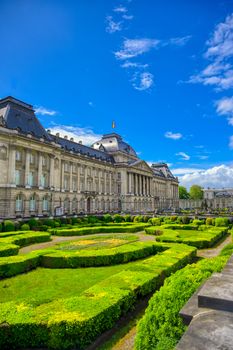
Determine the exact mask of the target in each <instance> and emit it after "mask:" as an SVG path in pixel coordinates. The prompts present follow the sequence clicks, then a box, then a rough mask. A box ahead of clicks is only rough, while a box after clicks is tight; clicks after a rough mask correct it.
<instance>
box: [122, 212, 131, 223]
mask: <svg viewBox="0 0 233 350" xmlns="http://www.w3.org/2000/svg"><path fill="white" fill-rule="evenodd" d="M124 220H125V222H131V221H132V217H131V215H130V214H126V215H125V216H124Z"/></svg>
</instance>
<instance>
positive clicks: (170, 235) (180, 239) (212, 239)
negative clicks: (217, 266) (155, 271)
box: [145, 225, 228, 249]
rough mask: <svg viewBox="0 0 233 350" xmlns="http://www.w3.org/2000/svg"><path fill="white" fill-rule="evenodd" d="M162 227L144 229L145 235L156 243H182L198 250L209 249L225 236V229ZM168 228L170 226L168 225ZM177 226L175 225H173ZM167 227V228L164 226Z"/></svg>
mask: <svg viewBox="0 0 233 350" xmlns="http://www.w3.org/2000/svg"><path fill="white" fill-rule="evenodd" d="M164 226H165V225H163V226H151V227H148V228H146V229H145V231H146V233H149V234H154V235H155V236H156V241H158V242H174V243H184V244H188V245H191V246H194V247H196V248H199V249H203V248H210V247H212V246H213V245H215V244H216V243H217V242H218V241H219V240H220V239H221V238H222V237H224V236H225V235H226V234H227V231H228V229H227V228H226V227H221V228H220V227H219V228H217V227H211V228H210V227H208V228H206V227H204V228H203V227H202V226H200V228H199V230H198V231H193V230H192V231H190V234H189V232H187V231H185V230H171V229H163V227H164ZM169 226H170V225H169ZM174 226H177V225H174ZM166 227H167V226H166Z"/></svg>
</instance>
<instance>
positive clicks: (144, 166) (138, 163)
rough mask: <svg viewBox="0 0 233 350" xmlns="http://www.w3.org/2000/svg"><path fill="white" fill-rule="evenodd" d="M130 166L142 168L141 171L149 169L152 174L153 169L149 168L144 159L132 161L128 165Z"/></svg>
mask: <svg viewBox="0 0 233 350" xmlns="http://www.w3.org/2000/svg"><path fill="white" fill-rule="evenodd" d="M129 167H130V168H134V169H139V170H143V171H147V172H148V171H149V172H150V173H151V174H153V170H152V169H151V167H150V166H149V165H148V164H147V163H146V162H145V161H144V160H138V161H136V162H134V163H131V164H130V165H129Z"/></svg>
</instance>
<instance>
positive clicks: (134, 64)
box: [121, 61, 149, 69]
mask: <svg viewBox="0 0 233 350" xmlns="http://www.w3.org/2000/svg"><path fill="white" fill-rule="evenodd" d="M148 66H149V65H148V64H141V63H137V62H130V61H126V62H124V63H123V64H122V65H121V67H122V68H142V69H144V68H147V67H148Z"/></svg>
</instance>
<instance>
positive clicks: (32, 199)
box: [29, 194, 36, 211]
mask: <svg viewBox="0 0 233 350" xmlns="http://www.w3.org/2000/svg"><path fill="white" fill-rule="evenodd" d="M29 210H30V211H35V210H36V196H35V195H34V194H33V195H32V196H31V197H30V200H29Z"/></svg>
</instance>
